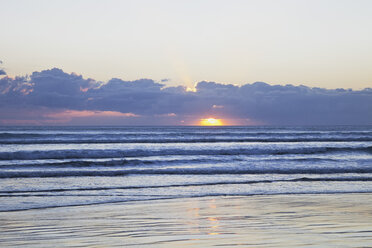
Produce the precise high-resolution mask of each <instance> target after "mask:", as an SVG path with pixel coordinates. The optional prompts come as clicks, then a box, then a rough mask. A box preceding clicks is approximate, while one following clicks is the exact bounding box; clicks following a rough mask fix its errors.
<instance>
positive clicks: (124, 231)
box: [0, 193, 372, 247]
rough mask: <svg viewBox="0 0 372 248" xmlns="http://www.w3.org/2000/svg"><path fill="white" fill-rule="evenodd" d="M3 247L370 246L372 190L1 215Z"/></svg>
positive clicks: (0, 234)
mask: <svg viewBox="0 0 372 248" xmlns="http://www.w3.org/2000/svg"><path fill="white" fill-rule="evenodd" d="M0 222H1V225H0V245H1V247H14V246H22V245H23V246H25V247H64V246H65V247H67V246H68V247H128V246H137V247H146V246H147V247H182V246H185V247H190V246H191V247H211V246H219V247H235V246H237V247H239V246H241V247H302V246H310V247H312V246H314V247H315V246H317V247H318V246H322V247H366V246H370V245H371V244H372V224H371V223H372V194H369V193H366V194H306V195H266V196H244V197H242V196H236V197H231V196H229V197H203V198H198V197H196V198H180V199H171V200H153V201H137V202H125V203H115V204H101V205H90V206H78V207H59V208H46V209H33V210H26V211H14V212H0Z"/></svg>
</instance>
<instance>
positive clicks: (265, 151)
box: [0, 146, 372, 160]
mask: <svg viewBox="0 0 372 248" xmlns="http://www.w3.org/2000/svg"><path fill="white" fill-rule="evenodd" d="M334 152H364V153H372V146H358V147H333V146H325V147H302V148H270V147H268V148H239V149H194V150H184V149H164V150H156V149H153V150H151V149H136V150H107V149H106V150H94V149H87V150H84V149H83V150H47V151H17V152H0V160H29V159H77V158H127V157H147V156H168V155H286V154H321V153H334Z"/></svg>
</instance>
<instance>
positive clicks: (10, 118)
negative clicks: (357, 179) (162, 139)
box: [0, 0, 372, 125]
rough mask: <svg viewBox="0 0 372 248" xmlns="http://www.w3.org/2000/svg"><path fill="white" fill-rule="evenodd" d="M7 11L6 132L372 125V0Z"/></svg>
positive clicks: (27, 6)
mask: <svg viewBox="0 0 372 248" xmlns="http://www.w3.org/2000/svg"><path fill="white" fill-rule="evenodd" d="M0 6H1V8H0V23H1V26H0V27H1V38H0V61H1V63H0V103H1V105H0V124H3V125H16V124H35V125H43V124H55V125H59V124H61V125H62V124H67V125H68V124H72V125H75V124H76V125H79V124H87V123H92V121H93V123H97V124H107V125H109V124H115V125H116V124H118V125H124V124H128V125H141V124H147V123H152V124H159V125H167V124H169V125H183V124H184V125H195V124H200V120H201V119H203V118H204V119H206V118H211V117H213V118H220V119H221V120H223V124H230V125H260V124H266V125H270V124H273V125H274V124H275V125H277V124H372V116H371V115H372V114H371V112H372V105H371V104H372V103H371V102H372V100H371V98H372V95H371V90H370V87H372V70H371V68H372V32H371V31H370V30H371V27H372V14H371V10H372V1H368V0H275V1H274V0H259V1H258V0H257V1H253V0H251V1H250V0H244V1H239V0H231V1H219V0H198V1H196V0H195V1H193V0H189V1H181V0H178V1H177V0H157V1H150V0H148V1H146V0H136V1H126V0H122V1H113V0H106V1H96V0H89V1H88V0H85V1H83V0H73V1H72V0H71V1H70V0H64V1H59V0H55V1H49V0H44V1H41V0H34V1H28V0H0ZM257 82H258V83H257Z"/></svg>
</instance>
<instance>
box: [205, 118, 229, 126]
mask: <svg viewBox="0 0 372 248" xmlns="http://www.w3.org/2000/svg"><path fill="white" fill-rule="evenodd" d="M200 124H201V125H202V126H222V125H223V123H222V120H221V119H215V118H207V119H201V120H200Z"/></svg>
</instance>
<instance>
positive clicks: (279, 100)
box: [0, 68, 372, 125]
mask: <svg viewBox="0 0 372 248" xmlns="http://www.w3.org/2000/svg"><path fill="white" fill-rule="evenodd" d="M209 116H213V117H217V118H222V119H226V120H228V123H229V124H240V125H257V124H266V125H319V124H320V125H326V124H332V125H333V124H340V125H345V124H346V125H347V124H372V89H371V88H367V89H364V90H360V91H353V90H346V89H333V90H329V89H323V88H309V87H306V86H293V85H285V86H281V85H273V86H272V85H269V84H266V83H262V82H256V83H253V84H245V85H242V86H235V85H232V84H219V83H215V82H205V81H203V82H199V83H198V84H197V85H196V91H187V90H186V88H185V87H183V86H178V87H166V85H165V84H163V83H159V82H155V81H153V80H150V79H140V80H136V81H123V80H121V79H116V78H113V79H111V80H110V81H108V82H106V83H102V82H97V81H95V80H93V79H84V78H83V77H82V76H80V75H76V74H67V73H65V72H63V71H62V70H60V69H56V68H54V69H51V70H45V71H41V72H34V73H32V75H30V76H27V77H16V78H10V77H7V76H3V77H2V78H1V79H0V124H3V125H4V124H5V125H13V124H93V125H94V124H96V125H102V124H108V125H109V124H113V125H117V124H124V125H151V124H153V125H162V124H164V125H182V124H197V122H198V120H199V119H200V118H206V117H209Z"/></svg>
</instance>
